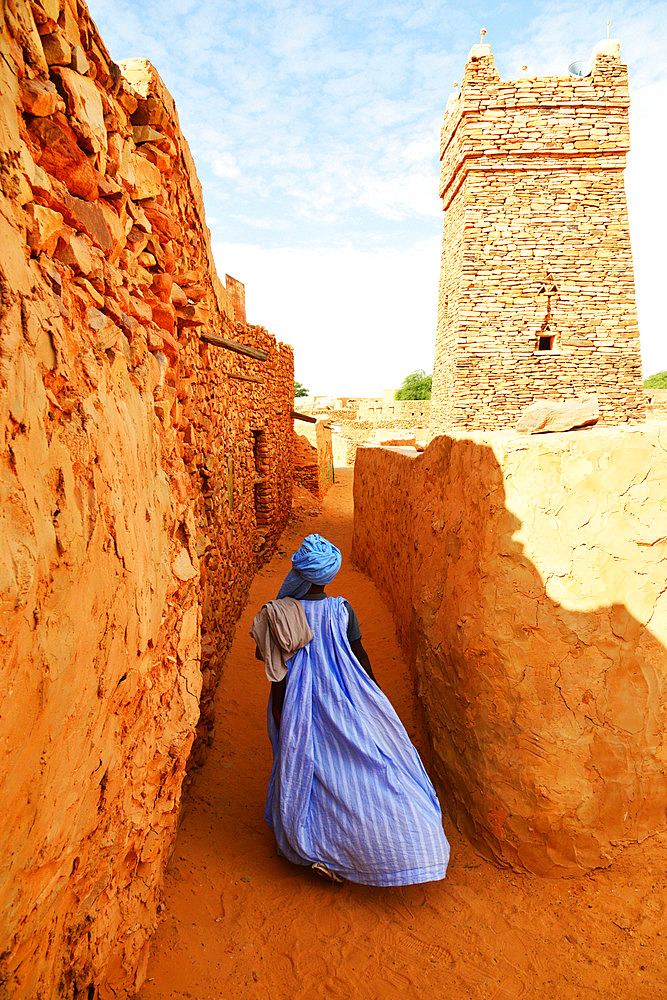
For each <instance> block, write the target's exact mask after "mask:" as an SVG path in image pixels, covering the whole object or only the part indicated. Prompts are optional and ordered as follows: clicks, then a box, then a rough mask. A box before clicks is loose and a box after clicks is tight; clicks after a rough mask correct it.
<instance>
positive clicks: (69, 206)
mask: <svg viewBox="0 0 667 1000" xmlns="http://www.w3.org/2000/svg"><path fill="white" fill-rule="evenodd" d="M65 208H66V212H67V221H68V222H69V224H70V225H71V226H74V228H75V229H78V230H79V232H82V233H87V235H88V236H90V238H91V240H92V241H93V243H94V244H95V246H97V247H99V248H100V250H102V251H103V252H104V253H105V254H109V253H111V251H112V250H113V249H114V241H113V236H112V233H111V229H110V228H109V225H108V223H107V220H106V216H105V213H104V210H103V209H102V207H101V206H100V205H99V204H97V203H96V202H90V201H83V200H82V199H81V198H75V197H74V196H73V195H70V194H66V195H65Z"/></svg>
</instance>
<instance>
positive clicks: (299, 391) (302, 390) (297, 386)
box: [294, 382, 308, 399]
mask: <svg viewBox="0 0 667 1000" xmlns="http://www.w3.org/2000/svg"><path fill="white" fill-rule="evenodd" d="M307 395H308V390H307V389H306V387H305V385H301V383H300V382H295V383H294V398H295V399H301V397H302V396H307Z"/></svg>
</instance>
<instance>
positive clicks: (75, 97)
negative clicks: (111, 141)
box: [57, 69, 107, 153]
mask: <svg viewBox="0 0 667 1000" xmlns="http://www.w3.org/2000/svg"><path fill="white" fill-rule="evenodd" d="M57 73H58V77H59V78H60V80H61V81H62V85H63V88H64V90H65V92H66V94H67V105H68V110H69V114H70V120H72V119H74V121H75V122H76V123H77V125H78V127H79V131H80V133H81V135H82V136H83V137H84V139H85V140H86V141H87V142H88V143H89V144H90V148H91V149H94V150H95V152H98V153H99V152H100V151H102V150H103V151H104V152H105V153H106V150H107V130H106V126H105V124H104V113H103V110H102V97H101V93H100V90H99V88H98V86H97V84H96V83H95V81H94V80H91V79H90V78H89V77H87V76H81V74H80V73H78V72H75V71H74V70H73V69H58V70H57Z"/></svg>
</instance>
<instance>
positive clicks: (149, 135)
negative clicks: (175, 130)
mask: <svg viewBox="0 0 667 1000" xmlns="http://www.w3.org/2000/svg"><path fill="white" fill-rule="evenodd" d="M132 135H133V137H134V141H135V142H136V144H137V146H139V145H140V144H141V143H144V142H160V140H161V139H162V134H161V133H160V132H157V131H156V130H155V129H154V128H151V127H150V125H133V126H132Z"/></svg>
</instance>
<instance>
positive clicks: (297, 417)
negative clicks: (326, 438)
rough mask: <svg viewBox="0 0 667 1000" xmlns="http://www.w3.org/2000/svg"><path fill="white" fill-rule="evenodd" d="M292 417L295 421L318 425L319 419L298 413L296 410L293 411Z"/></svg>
mask: <svg viewBox="0 0 667 1000" xmlns="http://www.w3.org/2000/svg"><path fill="white" fill-rule="evenodd" d="M292 417H293V418H294V419H295V420H305V421H306V423H307V424H316V423H317V417H309V416H307V414H305V413H297V412H296V410H292Z"/></svg>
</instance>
